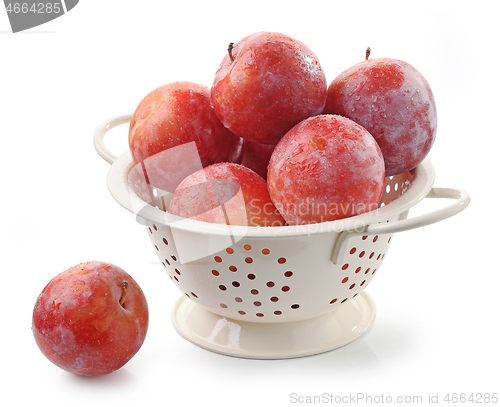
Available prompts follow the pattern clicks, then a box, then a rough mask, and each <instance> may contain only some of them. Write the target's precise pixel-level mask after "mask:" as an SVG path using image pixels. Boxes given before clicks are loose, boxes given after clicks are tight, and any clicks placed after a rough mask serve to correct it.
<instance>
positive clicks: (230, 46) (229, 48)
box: [227, 42, 234, 62]
mask: <svg viewBox="0 0 500 407" xmlns="http://www.w3.org/2000/svg"><path fill="white" fill-rule="evenodd" d="M233 48H234V43H233V42H230V43H229V46H228V47H227V52H228V54H229V59H230V60H231V62H233V61H234V58H233Z"/></svg>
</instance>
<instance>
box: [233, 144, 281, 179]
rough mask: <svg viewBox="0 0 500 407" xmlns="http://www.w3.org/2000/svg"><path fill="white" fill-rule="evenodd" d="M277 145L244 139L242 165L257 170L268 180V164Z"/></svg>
mask: <svg viewBox="0 0 500 407" xmlns="http://www.w3.org/2000/svg"><path fill="white" fill-rule="evenodd" d="M275 147H276V145H275V144H261V143H254V142H252V141H249V140H243V159H242V161H241V165H244V166H245V167H247V168H250V169H251V170H253V171H255V172H256V173H257V174H259V175H260V176H261V177H262V178H264V180H266V181H267V166H268V164H269V160H270V159H271V155H272V153H273V151H274V148H275Z"/></svg>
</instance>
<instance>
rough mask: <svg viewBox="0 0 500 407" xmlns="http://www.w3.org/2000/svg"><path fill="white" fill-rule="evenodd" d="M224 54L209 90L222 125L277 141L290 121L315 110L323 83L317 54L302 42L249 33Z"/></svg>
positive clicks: (256, 139)
mask: <svg viewBox="0 0 500 407" xmlns="http://www.w3.org/2000/svg"><path fill="white" fill-rule="evenodd" d="M232 56H233V58H234V61H233V62H231V59H230V57H229V55H226V56H225V57H224V58H223V60H222V62H221V64H220V66H219V69H218V70H217V72H216V74H215V78H214V82H213V84H212V88H211V102H212V105H213V107H214V109H215V112H216V114H217V116H218V117H219V119H220V120H221V121H222V123H223V124H224V125H225V126H226V127H227V128H228V129H229V130H231V131H232V132H233V133H235V134H237V135H238V136H240V137H242V138H244V139H247V140H250V141H253V142H257V143H262V144H276V143H277V142H278V141H279V139H280V138H281V137H282V136H283V135H284V134H285V133H286V132H287V131H288V130H289V129H290V128H292V127H293V126H294V125H295V124H297V123H298V122H300V121H301V120H303V119H306V118H307V117H310V116H314V115H317V114H320V113H321V112H322V111H323V108H324V106H325V102H326V91H327V82H326V77H325V74H324V71H323V68H322V67H321V65H320V63H319V60H318V58H317V57H316V55H314V53H313V52H312V51H311V50H310V49H309V48H308V47H307V46H306V45H304V44H303V43H301V42H300V41H297V40H295V39H293V38H291V37H289V36H286V35H284V34H280V33H272V32H258V33H254V34H251V35H249V36H247V37H245V38H243V39H242V40H240V41H239V42H237V43H236V44H234V47H233V49H232Z"/></svg>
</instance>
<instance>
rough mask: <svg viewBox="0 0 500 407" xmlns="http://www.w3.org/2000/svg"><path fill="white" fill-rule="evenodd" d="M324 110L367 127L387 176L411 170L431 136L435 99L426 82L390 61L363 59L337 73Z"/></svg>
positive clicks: (403, 65) (413, 71)
mask: <svg viewBox="0 0 500 407" xmlns="http://www.w3.org/2000/svg"><path fill="white" fill-rule="evenodd" d="M368 55H369V54H368V53H367V56H368ZM324 113H330V114H338V115H342V116H345V117H347V118H349V119H351V120H354V121H355V122H356V123H359V124H360V125H361V126H363V127H364V128H365V129H366V130H368V131H369V132H370V134H371V135H372V136H373V137H374V138H375V140H377V143H378V144H379V146H380V149H381V150H382V154H383V156H384V160H385V171H386V175H387V176H390V175H396V174H400V173H403V172H406V171H409V170H411V169H413V168H415V167H416V166H417V165H418V164H419V163H420V162H421V161H423V159H424V158H425V157H426V156H427V154H428V152H429V151H430V149H431V147H432V145H433V143H434V140H435V137H436V128H437V113H436V103H435V100H434V95H433V93H432V90H431V88H430V86H429V84H428V82H427V81H426V79H425V78H424V77H423V75H422V74H421V73H420V72H419V71H417V70H416V69H415V68H414V67H413V66H412V65H410V64H409V63H407V62H404V61H400V60H396V59H389V58H380V59H366V60H365V61H363V62H360V63H358V64H356V65H354V66H352V67H351V68H349V69H347V70H345V71H344V72H342V73H341V74H340V75H339V76H338V77H336V78H335V79H334V80H333V81H332V82H331V83H330V86H329V87H328V96H327V101H326V106H325V109H324Z"/></svg>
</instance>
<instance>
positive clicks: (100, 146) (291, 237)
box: [94, 115, 470, 359]
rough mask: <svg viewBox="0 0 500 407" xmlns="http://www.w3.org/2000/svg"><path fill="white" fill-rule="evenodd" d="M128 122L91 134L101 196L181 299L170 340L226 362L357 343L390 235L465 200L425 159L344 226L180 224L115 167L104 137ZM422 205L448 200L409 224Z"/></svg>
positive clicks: (109, 123) (389, 181) (123, 164)
mask: <svg viewBox="0 0 500 407" xmlns="http://www.w3.org/2000/svg"><path fill="white" fill-rule="evenodd" d="M130 119H131V115H125V116H118V117H114V118H111V119H109V120H106V121H105V122H103V123H102V124H100V125H99V126H98V127H97V129H96V131H95V135H94V145H95V147H96V150H97V152H98V153H99V155H101V157H103V158H104V159H105V160H106V161H107V162H109V163H110V164H112V165H111V168H110V170H109V172H108V176H107V184H108V188H109V190H110V192H111V195H112V196H113V197H114V198H115V199H116V200H117V201H118V202H119V203H120V204H121V205H122V206H124V207H125V208H126V209H128V210H130V211H131V212H133V213H134V214H136V215H137V220H138V221H140V222H141V223H143V224H145V225H146V230H147V233H148V235H149V237H150V239H151V242H152V243H153V246H154V250H155V252H156V254H157V255H158V258H159V259H160V261H161V263H162V264H163V267H164V268H165V270H166V272H167V274H168V276H169V277H170V279H171V280H172V282H173V283H174V284H175V285H176V286H177V287H178V288H179V290H181V292H182V293H184V295H183V296H182V297H181V298H180V299H179V300H178V301H177V303H176V304H175V306H174V308H173V311H172V321H173V324H174V326H175V328H176V329H177V331H178V332H179V333H180V335H182V336H183V337H184V338H186V339H187V340H189V341H191V342H193V343H195V344H196V345H198V346H200V347H202V348H205V349H208V350H211V351H214V352H218V353H222V354H225V355H231V356H238V357H246V358H257V359H280V358H290V357H299V356H306V355H313V354H317V353H321V352H325V351H328V350H332V349H335V348H338V347H340V346H343V345H345V344H347V343H349V342H351V341H353V340H355V339H356V338H358V337H360V336H361V335H363V334H364V333H365V332H366V331H367V330H368V329H369V327H370V326H371V324H372V322H373V320H374V317H375V306H374V303H373V301H372V299H371V298H370V296H369V295H368V294H367V293H366V292H365V291H364V289H365V288H366V287H367V286H368V284H369V283H370V281H371V280H372V279H373V277H374V276H375V275H376V274H377V273H378V272H379V270H380V267H381V265H382V262H383V260H384V258H385V256H386V253H387V251H388V249H389V245H390V243H391V240H392V238H393V234H394V233H395V232H400V231H405V230H410V229H414V228H418V227H421V226H425V225H429V224H431V223H434V222H438V221H440V220H443V219H446V218H448V217H451V216H453V215H455V214H457V213H459V212H461V211H462V210H463V209H465V207H466V206H467V205H468V203H469V200H470V198H469V196H468V194H467V193H466V192H464V191H461V190H456V189H447V188H433V187H432V186H433V182H434V177H435V173H434V169H433V167H432V164H431V163H430V161H429V160H428V159H426V160H424V162H422V163H421V164H420V165H419V166H418V167H417V168H415V169H414V170H412V171H409V172H406V173H404V174H400V175H396V176H391V177H387V178H386V186H385V190H384V193H383V196H382V198H381V201H380V207H379V209H377V210H374V211H371V212H368V213H365V214H362V215H359V216H355V217H351V218H347V219H342V220H337V221H333V222H325V223H319V224H313V225H301V226H285V227H245V226H228V225H219V224H212V223H205V222H200V221H195V220H192V219H181V218H179V217H177V216H173V215H171V214H168V213H166V212H165V211H164V210H162V208H165V207H168V199H169V197H170V195H171V194H170V193H168V192H166V191H162V190H160V189H158V188H155V187H154V186H148V187H149V188H150V191H149V193H150V196H151V199H149V198H148V196H145V194H144V190H143V189H141V188H138V189H137V190H136V187H135V186H136V185H139V183H136V182H135V181H136V180H137V176H138V174H136V173H134V172H138V171H137V168H136V167H135V166H134V163H133V160H132V157H131V154H130V153H125V154H123V155H122V156H120V157H119V158H116V157H115V156H114V155H113V154H112V153H111V152H110V151H109V150H108V149H107V148H106V147H105V145H104V142H103V139H104V136H105V134H106V133H107V132H108V131H109V130H111V129H112V128H114V127H116V126H118V125H121V124H126V123H128V122H129V121H130ZM138 173H140V171H139V172H138ZM139 176H140V174H139ZM142 185H144V183H143V184H142ZM146 195H147V194H146ZM426 197H427V198H452V199H454V201H453V203H451V204H450V205H448V206H446V207H444V208H442V209H439V210H435V211H433V212H430V213H427V214H425V215H421V216H418V217H415V218H411V219H407V215H408V211H409V209H410V208H411V207H412V206H414V205H415V204H416V203H418V202H419V201H420V200H421V199H423V198H426ZM147 201H150V202H147Z"/></svg>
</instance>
